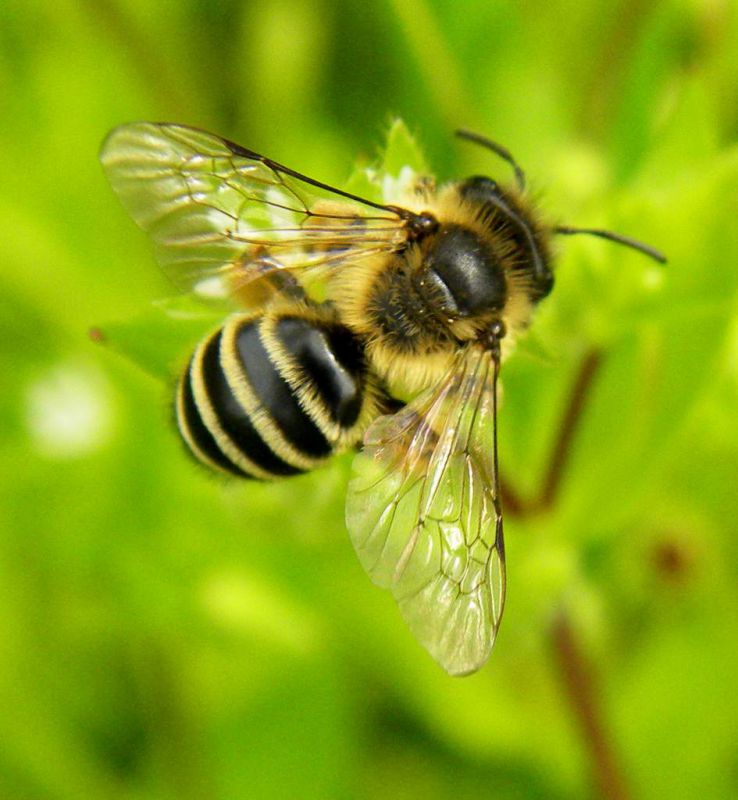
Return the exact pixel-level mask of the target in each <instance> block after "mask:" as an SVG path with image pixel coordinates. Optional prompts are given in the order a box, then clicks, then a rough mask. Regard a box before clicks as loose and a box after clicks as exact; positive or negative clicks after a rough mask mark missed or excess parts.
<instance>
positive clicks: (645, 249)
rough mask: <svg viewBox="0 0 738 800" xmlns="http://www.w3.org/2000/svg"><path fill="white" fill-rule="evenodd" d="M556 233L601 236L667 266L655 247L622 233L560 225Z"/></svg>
mask: <svg viewBox="0 0 738 800" xmlns="http://www.w3.org/2000/svg"><path fill="white" fill-rule="evenodd" d="M553 230H554V233H563V234H566V235H570V234H575V233H588V234H589V235H590V236H599V237H600V238H601V239H609V240H610V241H611V242H616V243H617V244H624V245H625V246H626V247H632V248H633V249H634V250H638V252H640V253H643V255H644V256H648V257H649V258H652V259H653V260H654V261H658V262H659V264H666V256H665V255H664V254H663V253H662V252H661V251H660V250H657V249H656V248H655V247H651V245H648V244H644V243H643V242H639V241H638V240H637V239H631V238H630V236H624V235H623V234H622V233H613V232H612V231H603V230H600V229H599V228H572V227H571V226H570V225H559V226H557V227H556V228H554V229H553Z"/></svg>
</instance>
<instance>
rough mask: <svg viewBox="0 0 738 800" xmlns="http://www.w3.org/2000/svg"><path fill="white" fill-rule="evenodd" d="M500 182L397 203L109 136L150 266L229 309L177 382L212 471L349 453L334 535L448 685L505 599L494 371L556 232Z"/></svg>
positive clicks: (224, 158) (481, 653)
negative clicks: (339, 528) (383, 591)
mask: <svg viewBox="0 0 738 800" xmlns="http://www.w3.org/2000/svg"><path fill="white" fill-rule="evenodd" d="M459 134H460V135H461V136H462V137H464V138H466V139H468V140H471V141H473V142H476V143H477V144H480V145H482V146H484V147H486V148H487V149H489V150H491V151H492V152H493V153H495V154H496V155H498V156H499V157H501V158H502V159H503V160H505V161H506V162H508V164H509V165H510V166H511V167H512V168H513V170H514V174H515V178H516V180H515V184H514V185H509V186H508V185H505V186H503V185H500V184H498V183H497V182H496V181H494V180H492V179H491V178H488V177H483V176H473V177H470V178H467V179H464V180H461V181H455V182H451V183H448V184H446V185H442V186H438V187H437V186H436V185H435V182H434V181H433V180H431V179H427V178H417V179H415V180H414V181H411V182H410V184H409V185H408V186H407V187H406V188H405V189H404V191H403V193H402V195H401V196H399V197H397V198H391V199H392V200H393V202H392V203H386V204H385V203H378V202H374V201H373V200H369V199H366V198H362V197H359V196H357V195H354V194H351V193H349V192H347V191H343V190H341V189H338V188H334V187H331V186H328V185H327V184H324V183H321V182H320V181H317V180H314V179H312V178H309V177H307V176H305V175H302V174H301V173H299V172H296V171H295V170H292V169H290V168H288V167H286V166H283V165H281V164H279V163H277V162H275V161H272V160H271V159H269V158H266V157H264V156H262V155H259V154H258V153H255V152H253V151H251V150H248V149H246V148H244V147H241V146H240V145H237V144H235V143H234V142H231V141H229V140H227V139H224V138H221V137H219V136H215V135H213V134H210V133H206V132H204V131H201V130H197V129H194V128H189V127H185V126H182V125H174V124H156V123H150V122H138V123H133V124H129V125H124V126H122V127H119V128H116V129H115V130H113V131H112V132H111V133H110V134H109V136H108V138H107V139H106V141H105V143H104V145H103V148H102V152H101V160H102V164H103V167H104V170H105V172H106V174H107V177H108V179H109V181H110V183H111V185H112V187H113V189H114V190H115V192H116V193H117V194H118V196H119V197H120V199H121V201H122V203H123V205H124V207H125V208H126V209H127V211H128V212H129V213H130V214H131V216H132V217H133V219H134V220H135V221H136V222H137V223H138V225H139V226H141V227H142V228H143V229H144V230H145V231H147V232H148V234H149V235H150V236H151V237H152V239H153V241H154V244H155V248H156V254H157V257H158V260H159V262H160V263H161V265H162V267H163V268H164V270H165V271H166V272H167V273H168V274H169V275H170V276H171V277H172V278H173V279H174V281H175V282H176V283H177V284H178V285H179V286H180V287H181V288H183V289H184V290H186V291H192V292H194V293H195V294H197V295H199V296H200V297H202V298H204V299H207V298H212V297H213V296H218V297H220V298H221V299H222V300H224V301H225V302H226V303H227V304H229V307H230V308H231V309H232V310H231V313H230V314H229V315H228V316H227V317H226V318H225V320H224V322H223V324H222V325H221V326H220V327H219V328H218V329H217V330H215V331H213V332H211V333H210V334H209V335H208V336H207V337H206V338H205V339H204V340H203V341H202V342H201V343H200V344H199V345H198V346H197V348H196V349H195V351H194V353H193V354H192V356H191V358H190V360H189V363H188V365H187V367H186V368H185V369H184V371H183V372H182V375H181V376H180V378H179V381H178V384H177V390H176V400H175V408H176V418H177V425H178V428H179V432H180V434H181V436H182V438H183V440H184V442H185V443H186V445H187V446H188V448H189V449H190V451H191V452H192V454H193V455H194V456H195V457H196V458H197V459H198V460H200V461H201V462H203V463H204V464H206V465H207V466H209V467H211V468H213V469H215V470H218V471H221V472H225V473H229V474H234V475H237V476H241V477H245V478H254V479H274V478H281V477H286V476H289V475H293V474H296V473H299V472H304V471H307V470H312V469H314V468H316V467H319V466H321V465H322V464H324V463H326V461H328V460H329V459H330V458H331V457H332V456H333V455H335V454H338V453H341V452H344V451H347V450H351V449H355V448H357V447H359V446H361V450H360V452H359V453H358V454H357V455H356V456H355V458H354V464H353V477H352V479H351V481H350V483H349V486H348V492H347V502H346V525H347V528H348V530H349V534H350V537H351V540H352V542H353V544H354V547H355V549H356V552H357V554H358V557H359V559H360V561H361V563H362V565H363V567H364V568H365V570H366V571H367V572H368V574H369V576H370V577H371V579H372V580H373V581H374V582H375V583H376V584H378V585H379V586H381V587H384V588H387V589H390V590H391V591H392V594H393V595H394V597H395V599H396V601H397V603H398V605H399V608H400V611H401V613H402V616H403V617H404V619H405V621H406V622H407V624H408V625H409V627H410V629H411V631H412V632H413V634H414V635H415V636H416V638H417V639H418V640H419V641H420V643H421V644H422V645H423V646H424V647H425V648H426V649H427V650H428V651H429V652H430V654H431V655H432V656H433V658H434V659H435V660H436V661H437V662H438V663H439V664H440V665H441V666H442V667H443V668H444V669H445V670H446V671H447V672H448V673H450V674H452V675H465V674H468V673H471V672H474V671H476V670H477V669H479V668H480V667H481V666H482V665H483V664H484V663H485V661H486V660H487V658H488V657H489V654H490V652H491V649H492V646H493V644H494V640H495V637H496V634H497V630H498V628H499V625H500V620H501V617H502V611H503V606H504V601H505V583H506V579H505V553H504V544H503V526H502V508H501V502H500V488H499V470H498V463H497V433H496V419H497V405H498V376H499V371H500V364H501V362H502V360H503V359H504V357H505V355H506V353H507V352H508V350H509V348H510V345H511V343H512V342H513V341H514V340H515V338H516V337H517V336H519V335H520V334H521V333H522V332H523V331H524V330H525V329H526V328H527V327H528V325H529V324H530V321H531V318H532V315H533V312H534V310H535V307H536V306H537V305H538V303H539V302H540V301H541V300H542V299H543V298H545V297H546V296H547V295H548V294H549V293H550V291H551V289H552V287H553V282H554V278H553V271H552V254H551V247H550V242H551V238H552V236H553V235H554V234H574V233H589V234H593V235H596V236H600V237H603V238H607V239H610V240H613V241H615V242H619V243H621V244H625V245H628V246H630V247H634V248H637V249H638V250H640V251H642V252H644V253H645V254H646V255H649V256H652V257H654V258H656V259H658V260H663V256H662V255H661V254H660V253H659V252H658V251H656V250H654V249H652V248H650V247H648V246H646V245H643V244H641V243H639V242H636V241H635V240H633V239H630V238H628V237H625V236H621V235H619V234H614V233H611V232H609V231H601V230H598V229H588V228H573V227H569V226H552V225H548V224H546V223H544V222H543V221H542V220H541V219H540V218H539V216H538V215H537V213H536V212H535V210H534V208H533V206H532V203H531V202H530V200H529V198H528V197H527V195H526V191H525V176H524V173H523V171H522V170H521V168H520V167H519V166H518V164H517V163H516V162H515V160H514V159H513V157H512V155H511V154H510V153H509V151H507V150H506V149H505V148H503V147H502V146H500V145H498V144H496V143H494V142H492V141H490V140H488V139H486V138H483V137H480V136H478V135H476V134H472V133H469V132H466V131H461V132H459Z"/></svg>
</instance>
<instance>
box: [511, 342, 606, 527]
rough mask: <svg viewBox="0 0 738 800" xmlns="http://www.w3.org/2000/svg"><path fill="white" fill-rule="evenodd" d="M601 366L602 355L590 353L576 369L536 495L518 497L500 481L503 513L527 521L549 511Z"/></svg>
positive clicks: (597, 352) (600, 353)
mask: <svg viewBox="0 0 738 800" xmlns="http://www.w3.org/2000/svg"><path fill="white" fill-rule="evenodd" d="M601 364H602V352H601V351H600V350H595V349H593V350H590V351H589V352H588V353H586V354H585V356H584V358H583V359H582V363H581V364H580V366H579V372H578V373H577V376H576V378H575V380H574V383H573V385H572V388H571V392H570V394H569V401H568V403H567V405H566V409H565V411H564V414H563V416H562V418H561V424H560V425H559V431H558V435H557V436H556V439H555V441H554V444H553V447H552V448H551V453H550V455H549V458H548V466H547V467H546V470H545V471H544V476H543V481H542V482H541V488H540V491H539V492H538V495H537V496H535V497H533V498H525V497H521V496H520V495H519V494H518V493H517V492H516V491H515V490H514V489H513V487H511V486H510V485H509V484H508V483H506V482H505V480H504V479H501V480H500V493H501V495H502V505H503V508H504V509H505V512H506V513H507V514H509V515H510V516H513V517H528V516H533V515H534V514H538V513H541V512H544V511H547V510H548V509H550V508H552V507H553V506H554V504H555V503H556V499H557V497H558V493H559V489H560V488H561V482H562V480H563V478H564V475H565V473H566V466H567V462H568V460H569V456H570V454H571V446H572V442H573V441H574V437H575V436H576V433H577V429H578V427H579V423H580V422H581V419H582V414H583V411H584V408H585V406H586V403H587V397H588V395H589V390H590V388H591V387H592V384H593V382H594V379H595V377H596V375H597V372H598V370H599V368H600V365H601Z"/></svg>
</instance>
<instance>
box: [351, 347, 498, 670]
mask: <svg viewBox="0 0 738 800" xmlns="http://www.w3.org/2000/svg"><path fill="white" fill-rule="evenodd" d="M497 368H498V365H497V362H496V360H495V359H494V357H493V356H492V354H491V353H490V352H489V351H483V350H481V349H480V348H476V347H473V348H470V349H468V350H467V351H465V352H464V353H462V354H461V355H460V357H459V361H458V364H457V369H455V370H453V371H452V373H451V374H450V375H449V377H448V378H446V379H445V380H444V381H443V383H442V384H441V385H440V386H438V387H434V388H433V389H431V390H428V391H426V392H424V393H423V394H421V395H420V396H419V397H417V398H416V399H415V400H414V401H413V402H411V403H410V404H409V405H407V406H406V407H405V408H403V409H402V410H401V411H400V412H399V413H397V414H394V415H392V416H385V417H380V418H379V419H378V420H376V422H374V424H373V425H372V426H371V427H370V428H369V430H368V431H367V434H366V436H365V439H364V449H363V451H362V452H361V453H359V454H358V455H357V456H356V458H355V460H354V477H353V478H352V480H351V483H350V485H349V490H348V498H347V506H346V523H347V526H348V529H349V533H350V535H351V539H352V541H353V543H354V547H355V548H356V552H357V553H358V556H359V559H360V561H361V563H362V565H363V567H364V569H366V571H367V572H368V573H369V575H370V576H371V578H372V579H373V580H374V582H375V583H377V584H378V585H379V586H382V587H383V588H387V589H391V590H392V593H393V595H394V596H395V599H396V600H397V602H398V604H399V606H400V610H401V612H402V615H403V617H404V618H405V620H406V622H407V623H408V625H409V626H410V629H411V630H412V632H413V634H414V635H415V636H416V638H417V639H418V640H419V641H420V642H421V643H422V644H423V645H424V646H425V647H426V648H427V649H428V651H429V652H430V653H431V655H432V656H433V657H434V658H435V659H436V661H438V662H439V664H441V666H442V667H443V668H444V669H445V670H446V671H447V672H449V673H450V674H452V675H465V674H468V673H470V672H474V671H475V670H477V669H479V667H481V666H482V664H484V662H485V661H486V660H487V658H488V656H489V654H490V651H491V649H492V645H493V644H494V640H495V635H496V633H497V628H498V626H499V623H500V617H501V615H502V608H503V604H504V598H505V561H504V550H503V540H502V516H501V513H500V503H499V491H498V481H497V463H496V461H497V459H496V439H495V435H496V430H495V424H496V420H495V416H496V394H495V393H496V376H497Z"/></svg>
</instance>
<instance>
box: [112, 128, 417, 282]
mask: <svg viewBox="0 0 738 800" xmlns="http://www.w3.org/2000/svg"><path fill="white" fill-rule="evenodd" d="M100 160H101V161H102V164H103V168H104V170H105V173H106V175H107V177H108V179H109V181H110V183H111V185H112V187H113V189H114V190H115V191H116V193H117V194H118V196H119V197H120V199H121V201H122V202H123V205H124V206H125V208H126V210H127V211H128V212H129V213H130V215H131V216H132V217H133V219H134V220H135V221H136V222H137V223H138V225H140V226H141V227H142V228H143V229H144V230H145V231H147V232H148V233H149V235H150V236H151V237H152V239H153V240H154V243H155V246H156V251H157V258H158V260H159V262H160V263H161V265H162V267H163V268H164V270H165V271H166V272H167V273H168V274H169V275H170V277H171V278H172V279H173V280H174V281H175V283H176V284H177V285H178V286H180V288H183V289H185V290H188V291H189V290H193V289H194V290H196V291H199V292H201V293H202V294H208V293H211V294H212V295H213V296H216V295H217V294H218V292H219V291H220V292H223V291H225V293H237V292H238V290H239V289H241V288H242V287H243V286H244V285H245V284H248V283H249V282H250V281H253V280H256V279H262V278H264V276H273V274H274V273H275V272H276V271H278V270H280V269H282V270H283V269H287V270H297V269H303V270H309V269H310V268H313V269H314V270H323V271H324V270H325V269H326V268H328V269H330V268H332V267H335V266H337V265H339V264H343V263H345V262H346V261H347V260H349V259H354V258H361V257H366V256H367V255H369V254H371V253H375V252H384V251H387V250H392V249H394V248H396V247H398V246H401V245H402V243H403V242H404V241H405V238H406V233H405V230H404V228H405V223H404V220H403V218H402V214H401V212H399V210H397V211H395V210H393V208H391V207H387V206H382V205H379V204H375V203H373V202H371V201H369V200H362V199H361V198H358V197H355V196H354V195H350V194H347V193H345V192H342V191H340V190H338V189H333V188H331V187H329V186H326V185H325V184H322V183H320V182H318V181H313V180H312V179H310V178H308V177H306V176H304V175H300V174H299V173H297V172H295V171H294V170H291V169H289V168H288V167H284V166H282V165H280V164H277V163H276V162H274V161H271V160H270V159H268V158H265V157H264V156H261V155H259V154H258V153H254V152H252V151H250V150H246V149H245V148H243V147H240V146H239V145H237V144H234V143H233V142H229V141H228V140H227V139H222V138H220V137H219V136H214V135H213V134H210V133H205V132H204V131H200V130H197V129H195V128H188V127H185V126H182V125H173V124H166V123H152V122H135V123H132V124H129V125H123V126H121V127H119V128H116V129H115V130H113V131H112V132H111V133H110V134H109V136H108V138H107V139H106V140H105V142H104V144H103V147H102V151H101V153H100ZM219 283H220V287H219V285H218V284H219ZM265 283H276V284H277V287H278V288H280V285H279V284H280V282H279V281H276V282H275V281H273V280H272V279H271V278H270V280H269V281H267V282H265Z"/></svg>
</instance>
